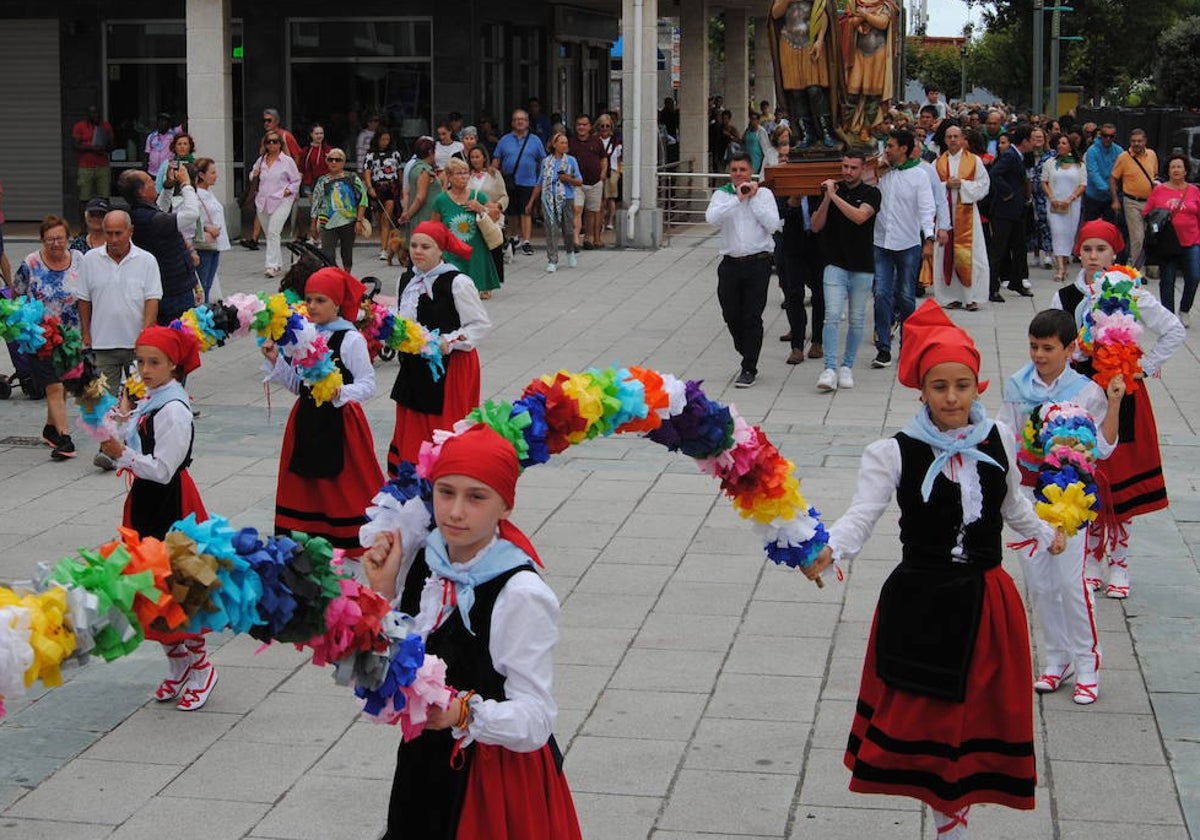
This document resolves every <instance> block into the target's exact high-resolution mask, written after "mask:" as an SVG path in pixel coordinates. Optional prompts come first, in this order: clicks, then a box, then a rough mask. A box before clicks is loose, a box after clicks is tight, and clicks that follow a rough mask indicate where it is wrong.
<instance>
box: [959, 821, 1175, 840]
mask: <svg viewBox="0 0 1200 840" xmlns="http://www.w3.org/2000/svg"><path fill="white" fill-rule="evenodd" d="M974 827H975V826H974V825H972V826H971V828H972V829H974ZM972 836H974V835H973V834H972ZM1131 837H1145V838H1153V840H1191V837H1192V835H1191V834H1189V833H1188V831H1187V829H1186V828H1184V827H1183V826H1181V825H1144V824H1138V823H1120V822H1093V821H1091V820H1059V822H1058V838H1059V840H1129V838H1131Z"/></svg>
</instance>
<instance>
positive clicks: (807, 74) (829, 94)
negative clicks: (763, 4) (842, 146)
mask: <svg viewBox="0 0 1200 840" xmlns="http://www.w3.org/2000/svg"><path fill="white" fill-rule="evenodd" d="M833 11H834V7H833V0H772V3H771V12H770V22H771V31H772V36H773V37H772V39H771V46H772V50H773V52H774V56H775V68H776V84H777V85H778V86H779V89H780V90H782V91H783V95H784V97H785V101H786V103H787V109H788V115H789V117H790V118H791V120H792V126H793V130H794V131H796V132H798V133H799V143H797V145H798V146H799V148H801V149H806V148H809V147H810V146H812V145H814V144H816V143H818V142H820V143H822V144H823V145H824V146H825V147H827V148H834V147H835V146H837V140H836V139H835V138H834V134H833V117H832V115H831V111H830V102H833V103H836V102H837V90H838V88H839V87H840V86H841V74H840V72H839V70H838V63H837V49H836V46H837V45H836V42H835V40H834V37H833V33H834V16H833Z"/></svg>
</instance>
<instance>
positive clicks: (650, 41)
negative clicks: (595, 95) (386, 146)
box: [617, 0, 662, 248]
mask: <svg viewBox="0 0 1200 840" xmlns="http://www.w3.org/2000/svg"><path fill="white" fill-rule="evenodd" d="M639 23H640V26H639ZM621 37H622V38H623V39H624V44H625V61H624V62H623V64H622V67H623V69H622V71H621V102H622V104H623V106H624V107H623V108H622V111H623V113H622V114H621V124H622V132H623V139H624V142H625V157H624V159H623V163H624V167H625V170H624V175H623V178H624V180H623V182H622V189H623V190H624V195H625V208H624V209H623V210H622V211H621V212H620V213H618V215H617V221H618V228H619V230H618V233H617V242H618V244H620V245H622V246H624V247H633V248H657V247H658V244H659V242H660V241H661V240H662V211H661V210H660V209H659V207H658V198H657V181H658V177H657V174H658V173H657V168H658V0H621Z"/></svg>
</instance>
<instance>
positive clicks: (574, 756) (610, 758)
mask: <svg viewBox="0 0 1200 840" xmlns="http://www.w3.org/2000/svg"><path fill="white" fill-rule="evenodd" d="M686 746H687V744H686V742H685V741H663V740H655V741H649V740H645V739H637V738H603V737H597V736H591V735H579V736H578V737H576V738H575V740H574V741H572V742H571V751H570V753H569V754H568V755H567V757H566V763H565V765H564V767H565V769H566V773H567V779H568V781H569V782H570V784H571V790H573V791H583V792H588V793H621V794H626V795H630V796H658V797H662V796H665V795H666V793H667V788H668V787H669V786H670V784H671V780H672V779H673V778H674V776H675V771H676V768H677V767H678V765H679V759H680V757H681V756H682V755H683V752H684V749H685V747H686Z"/></svg>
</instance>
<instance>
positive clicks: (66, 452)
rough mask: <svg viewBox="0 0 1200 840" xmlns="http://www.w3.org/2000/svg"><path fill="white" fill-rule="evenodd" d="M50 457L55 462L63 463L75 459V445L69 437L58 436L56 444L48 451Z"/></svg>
mask: <svg viewBox="0 0 1200 840" xmlns="http://www.w3.org/2000/svg"><path fill="white" fill-rule="evenodd" d="M50 457H51V458H53V459H54V460H55V461H65V460H67V459H68V458H74V457H75V444H74V443H73V442H72V441H71V436H70V435H59V438H58V444H57V445H56V446H55V447H54V449H52V450H50Z"/></svg>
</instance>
